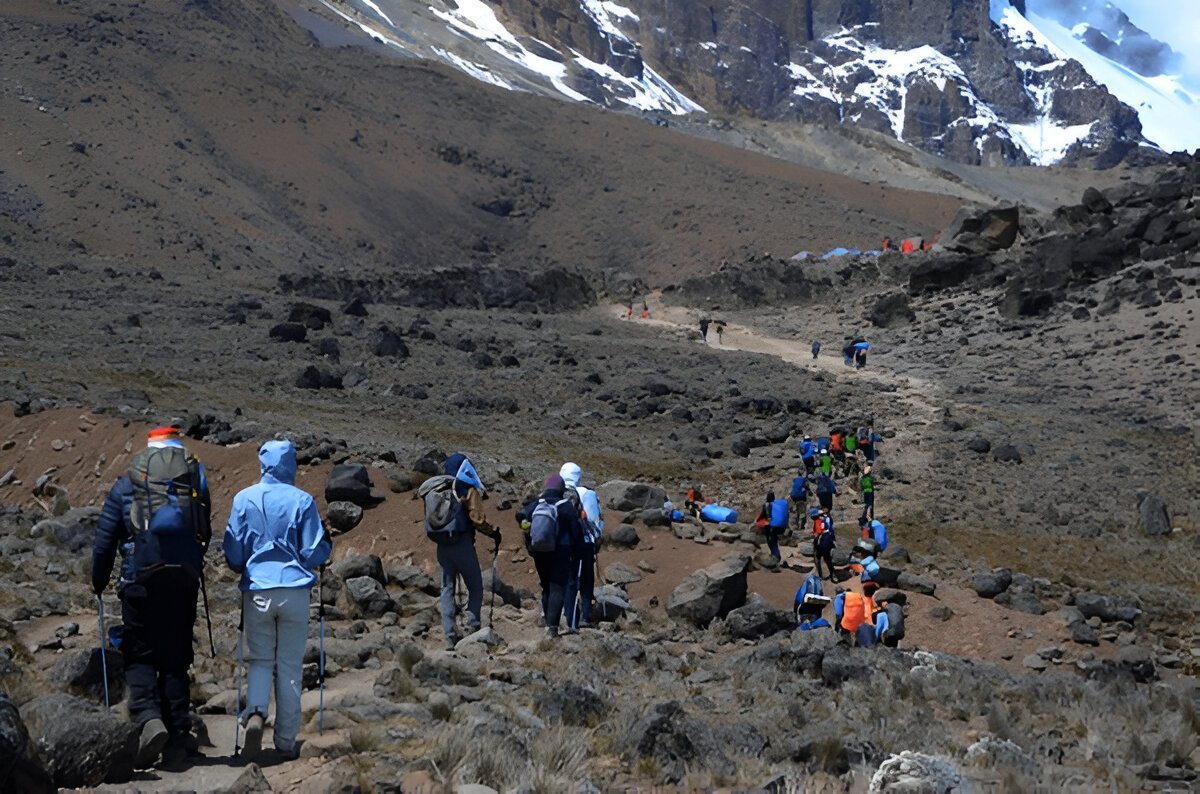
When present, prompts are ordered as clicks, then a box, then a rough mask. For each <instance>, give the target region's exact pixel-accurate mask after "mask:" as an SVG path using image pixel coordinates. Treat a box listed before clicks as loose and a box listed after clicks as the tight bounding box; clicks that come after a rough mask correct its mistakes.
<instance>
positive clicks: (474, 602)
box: [437, 533, 483, 637]
mask: <svg viewBox="0 0 1200 794" xmlns="http://www.w3.org/2000/svg"><path fill="white" fill-rule="evenodd" d="M437 561H438V565H440V566H441V567H442V631H444V632H445V633H446V636H447V637H457V636H459V635H458V629H457V628H456V627H455V624H454V610H455V604H454V582H455V580H456V579H457V578H458V577H459V576H461V577H462V578H463V581H464V582H466V583H467V630H468V631H470V632H475V631H478V630H479V627H480V625H481V618H480V615H481V613H482V612H483V574H482V573H480V571H479V555H478V554H476V553H475V538H474V533H469V534H467V535H466V536H463V537H460V538H458V540H456V541H455V542H454V543H451V544H449V545H445V546H443V545H439V546H438V547H437Z"/></svg>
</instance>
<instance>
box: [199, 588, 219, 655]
mask: <svg viewBox="0 0 1200 794" xmlns="http://www.w3.org/2000/svg"><path fill="white" fill-rule="evenodd" d="M200 595H201V596H202V597H203V598H204V623H205V625H207V626H208V652H209V658H210V659H216V658H217V644H216V643H215V642H213V633H212V615H210V614H209V611H208V585H207V584H205V583H204V566H203V565H201V567H200Z"/></svg>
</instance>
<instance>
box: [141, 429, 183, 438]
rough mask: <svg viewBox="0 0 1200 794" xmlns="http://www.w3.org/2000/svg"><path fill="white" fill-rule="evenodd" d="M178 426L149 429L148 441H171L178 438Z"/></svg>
mask: <svg viewBox="0 0 1200 794" xmlns="http://www.w3.org/2000/svg"><path fill="white" fill-rule="evenodd" d="M178 438H179V428H178V427H156V428H154V429H153V430H151V431H150V437H149V439H147V440H149V441H172V440H178Z"/></svg>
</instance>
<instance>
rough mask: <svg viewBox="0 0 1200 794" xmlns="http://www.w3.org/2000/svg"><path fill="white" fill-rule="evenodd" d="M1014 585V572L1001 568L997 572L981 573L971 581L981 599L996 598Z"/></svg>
mask: <svg viewBox="0 0 1200 794" xmlns="http://www.w3.org/2000/svg"><path fill="white" fill-rule="evenodd" d="M1011 584H1012V571H1010V570H1008V569H1007V568H1000V569H997V570H995V571H988V572H986V573H979V574H976V575H975V578H974V579H972V580H971V586H972V587H974V588H975V592H976V593H977V594H978V595H979V597H980V598H995V597H996V596H998V595H1000V594H1001V593H1003V592H1004V591H1005V590H1007V589H1008V588H1009V585H1011Z"/></svg>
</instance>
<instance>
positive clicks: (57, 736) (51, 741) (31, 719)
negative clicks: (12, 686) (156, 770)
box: [21, 694, 138, 788]
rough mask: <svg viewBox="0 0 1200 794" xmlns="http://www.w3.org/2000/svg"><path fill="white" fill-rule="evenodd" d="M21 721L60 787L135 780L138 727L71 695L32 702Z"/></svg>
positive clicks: (93, 785) (55, 696) (45, 696)
mask: <svg viewBox="0 0 1200 794" xmlns="http://www.w3.org/2000/svg"><path fill="white" fill-rule="evenodd" d="M21 718H22V719H23V720H24V721H25V725H26V727H28V729H29V737H30V739H31V740H32V741H33V745H34V747H35V748H36V749H37V754H38V757H40V758H41V759H42V761H43V762H44V763H45V765H46V768H47V770H49V772H50V774H51V775H52V776H53V777H54V783H55V785H57V786H59V787H60V788H84V787H95V786H99V785H100V784H101V783H124V782H126V781H128V780H129V779H130V778H131V777H133V759H134V755H135V754H136V752H137V744H138V731H137V728H136V726H134V725H133V724H132V723H130V722H128V721H126V720H123V719H120V718H119V717H117V716H115V715H113V714H110V713H109V712H107V711H104V710H103V709H102V708H101V707H100V706H97V705H95V704H93V703H89V702H87V701H86V700H82V699H80V698H77V697H72V696H71V695H64V694H54V695H44V696H42V697H39V698H35V699H33V700H31V701H30V702H28V703H26V704H25V706H24V707H23V708H22V709H21Z"/></svg>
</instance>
